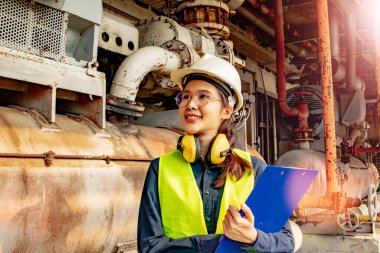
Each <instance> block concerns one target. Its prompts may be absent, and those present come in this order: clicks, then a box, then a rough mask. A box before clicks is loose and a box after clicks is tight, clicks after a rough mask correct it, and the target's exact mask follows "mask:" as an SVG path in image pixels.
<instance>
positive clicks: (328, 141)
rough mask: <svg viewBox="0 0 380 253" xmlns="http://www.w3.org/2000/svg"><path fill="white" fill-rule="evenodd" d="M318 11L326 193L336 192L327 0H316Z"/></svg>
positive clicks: (332, 94)
mask: <svg viewBox="0 0 380 253" xmlns="http://www.w3.org/2000/svg"><path fill="white" fill-rule="evenodd" d="M317 13H318V35H319V40H318V47H319V64H320V70H321V85H322V100H323V127H324V136H325V163H326V181H327V195H329V194H332V193H334V192H338V190H339V188H338V179H337V173H336V168H337V166H336V163H337V158H336V139H335V116H334V93H333V83H332V72H331V51H330V32H329V18H328V5H327V0H317Z"/></svg>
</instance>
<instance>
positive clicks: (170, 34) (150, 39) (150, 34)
mask: <svg viewBox="0 0 380 253" xmlns="http://www.w3.org/2000/svg"><path fill="white" fill-rule="evenodd" d="M136 28H137V29H138V30H139V33H140V39H139V47H145V46H160V45H162V43H164V42H166V41H169V40H179V41H182V42H184V43H186V44H189V45H190V44H191V43H192V41H191V36H190V33H189V31H188V30H187V29H186V28H184V27H182V26H180V25H179V24H178V23H177V22H176V21H174V20H173V19H170V18H168V17H163V16H158V17H153V18H151V19H146V20H143V21H139V22H137V23H136Z"/></svg>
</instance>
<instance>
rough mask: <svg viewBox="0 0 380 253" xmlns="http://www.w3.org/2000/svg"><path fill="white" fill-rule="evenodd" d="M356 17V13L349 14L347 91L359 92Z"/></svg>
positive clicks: (347, 26) (347, 25) (347, 20)
mask: <svg viewBox="0 0 380 253" xmlns="http://www.w3.org/2000/svg"><path fill="white" fill-rule="evenodd" d="M355 23H356V16H355V13H350V14H347V17H346V34H347V50H346V51H347V63H346V66H347V77H346V80H347V91H349V92H353V91H355V90H357V89H358V88H357V84H356V33H355V32H356V31H355V29H356V27H355Z"/></svg>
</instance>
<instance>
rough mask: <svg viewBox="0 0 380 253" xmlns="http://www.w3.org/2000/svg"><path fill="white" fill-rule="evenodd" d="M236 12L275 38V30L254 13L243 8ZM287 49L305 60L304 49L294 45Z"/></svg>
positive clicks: (305, 53)
mask: <svg viewBox="0 0 380 253" xmlns="http://www.w3.org/2000/svg"><path fill="white" fill-rule="evenodd" d="M238 12H239V13H240V14H241V15H242V16H243V17H244V18H246V19H248V20H249V21H251V22H252V23H254V24H255V25H257V26H258V27H259V28H260V29H262V30H263V31H264V32H266V33H267V34H269V35H270V36H272V37H275V36H276V32H275V30H273V28H272V27H271V26H269V25H268V24H266V23H265V22H264V21H262V20H261V19H260V18H258V17H257V16H256V15H255V14H254V13H252V12H251V11H249V10H248V9H246V8H244V7H240V8H239V9H238ZM287 48H289V49H290V50H291V51H292V52H293V53H294V54H296V55H297V56H299V57H301V58H305V57H306V56H307V55H308V54H307V51H306V49H305V48H302V47H299V46H297V45H294V44H289V45H287Z"/></svg>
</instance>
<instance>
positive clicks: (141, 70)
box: [110, 46, 181, 101]
mask: <svg viewBox="0 0 380 253" xmlns="http://www.w3.org/2000/svg"><path fill="white" fill-rule="evenodd" d="M180 66H181V58H180V56H179V55H177V54H176V53H173V52H170V51H168V50H166V49H163V48H161V47H155V46H148V47H143V48H141V49H139V50H137V51H135V52H134V53H132V54H131V55H130V56H128V58H126V59H125V60H124V61H123V63H122V64H121V65H120V67H119V69H118V70H117V72H116V75H115V77H114V79H113V81H112V87H111V92H110V93H111V95H114V96H115V97H118V98H123V99H127V100H131V101H134V100H135V99H136V95H137V92H138V89H139V85H140V83H141V81H142V80H143V79H144V77H145V76H146V74H148V73H149V72H151V71H158V72H160V73H167V74H169V73H170V72H172V71H174V70H177V69H178V68H179V67H180Z"/></svg>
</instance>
